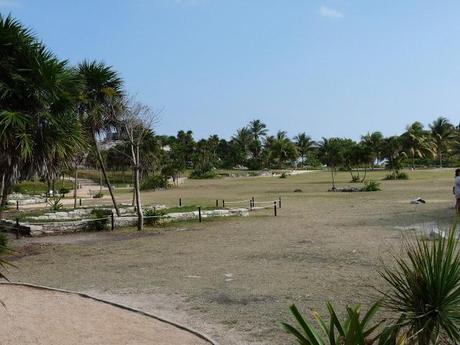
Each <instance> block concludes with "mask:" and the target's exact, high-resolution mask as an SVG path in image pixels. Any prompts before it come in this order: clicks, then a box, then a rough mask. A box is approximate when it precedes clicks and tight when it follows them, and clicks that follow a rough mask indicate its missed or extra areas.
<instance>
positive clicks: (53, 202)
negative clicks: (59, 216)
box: [48, 196, 64, 212]
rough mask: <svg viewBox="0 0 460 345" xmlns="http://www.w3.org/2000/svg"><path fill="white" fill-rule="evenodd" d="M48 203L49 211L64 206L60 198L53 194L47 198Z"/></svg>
mask: <svg viewBox="0 0 460 345" xmlns="http://www.w3.org/2000/svg"><path fill="white" fill-rule="evenodd" d="M48 205H49V207H50V211H51V212H58V211H61V210H62V209H63V208H64V205H63V204H62V202H61V198H60V197H57V196H54V197H51V198H49V199H48Z"/></svg>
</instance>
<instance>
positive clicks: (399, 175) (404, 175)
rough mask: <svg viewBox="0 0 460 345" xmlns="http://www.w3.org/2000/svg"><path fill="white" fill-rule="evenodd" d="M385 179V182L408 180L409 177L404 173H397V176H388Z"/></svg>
mask: <svg viewBox="0 0 460 345" xmlns="http://www.w3.org/2000/svg"><path fill="white" fill-rule="evenodd" d="M383 179H384V180H408V179H409V175H408V174H406V173H405V172H403V171H397V172H396V173H395V174H388V175H387V176H385V177H384V178H383Z"/></svg>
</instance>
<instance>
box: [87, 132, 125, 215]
mask: <svg viewBox="0 0 460 345" xmlns="http://www.w3.org/2000/svg"><path fill="white" fill-rule="evenodd" d="M93 141H94V147H95V149H96V154H97V160H98V161H99V166H100V167H101V170H102V174H103V175H104V180H105V183H106V184H107V188H108V189H109V193H110V197H111V198H112V203H113V208H114V209H115V212H116V213H117V216H118V217H120V215H121V214H120V210H119V209H118V205H117V201H116V200H115V195H114V194H113V190H112V186H111V184H110V181H109V179H108V177H107V172H106V171H105V166H104V162H103V161H102V155H101V151H99V147H98V146H97V139H96V132H95V131H93Z"/></svg>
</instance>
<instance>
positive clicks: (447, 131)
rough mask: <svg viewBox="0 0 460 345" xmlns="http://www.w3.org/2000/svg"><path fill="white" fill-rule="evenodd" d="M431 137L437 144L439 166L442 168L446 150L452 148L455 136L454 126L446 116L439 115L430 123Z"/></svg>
mask: <svg viewBox="0 0 460 345" xmlns="http://www.w3.org/2000/svg"><path fill="white" fill-rule="evenodd" d="M430 129H431V137H432V139H433V143H434V144H435V146H436V154H437V156H438V159H439V167H440V168H442V159H443V155H444V153H445V152H447V151H448V150H449V149H450V146H451V144H452V141H453V138H454V126H453V125H452V124H451V123H450V121H449V120H448V119H446V118H445V117H438V118H437V119H436V120H434V121H433V122H432V123H431V124H430Z"/></svg>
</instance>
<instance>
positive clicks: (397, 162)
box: [382, 135, 407, 180]
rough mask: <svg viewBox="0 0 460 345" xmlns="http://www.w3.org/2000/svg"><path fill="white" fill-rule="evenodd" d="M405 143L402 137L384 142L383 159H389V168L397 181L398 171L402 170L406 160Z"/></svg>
mask: <svg viewBox="0 0 460 345" xmlns="http://www.w3.org/2000/svg"><path fill="white" fill-rule="evenodd" d="M406 156H407V155H406V153H405V152H404V143H403V140H402V138H401V137H399V136H397V135H395V136H392V137H389V138H385V139H383V141H382V157H383V158H385V159H387V161H388V162H387V166H388V168H389V169H391V171H392V172H393V177H394V179H395V180H396V178H397V174H398V171H399V170H400V169H401V168H402V162H403V160H404V159H405V158H406Z"/></svg>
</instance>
